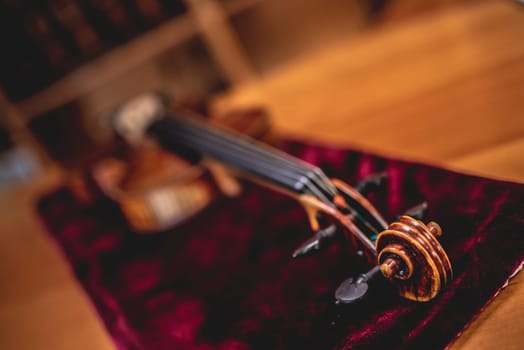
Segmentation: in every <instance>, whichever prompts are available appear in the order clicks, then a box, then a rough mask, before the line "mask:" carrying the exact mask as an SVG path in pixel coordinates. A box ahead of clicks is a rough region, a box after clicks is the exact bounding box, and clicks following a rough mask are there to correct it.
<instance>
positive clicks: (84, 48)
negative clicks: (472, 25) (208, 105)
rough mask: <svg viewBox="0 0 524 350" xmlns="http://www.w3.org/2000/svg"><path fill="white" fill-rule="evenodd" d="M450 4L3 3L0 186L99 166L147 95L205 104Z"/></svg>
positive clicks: (236, 0)
mask: <svg viewBox="0 0 524 350" xmlns="http://www.w3.org/2000/svg"><path fill="white" fill-rule="evenodd" d="M462 1H463V2H469V1H468V0H462ZM451 3H455V4H456V3H457V1H449V0H431V1H413V0H409V1H387V0H372V1H364V0H325V1H320V0H286V1H277V0H187V1H181V0H180V1H174V0H105V1H103V0H46V1H28V0H1V1H0V43H1V47H2V48H3V50H2V55H1V58H0V59H1V64H0V85H1V88H2V92H1V104H0V152H1V154H2V157H1V158H0V159H1V160H0V167H1V169H2V171H1V172H0V174H2V175H1V177H0V181H1V182H2V183H7V182H9V181H13V180H16V179H24V178H30V177H31V174H34V173H35V172H36V170H37V169H38V168H39V167H40V166H41V165H42V164H43V163H44V164H45V163H46V162H49V161H51V162H54V163H58V164H59V165H60V166H64V167H66V168H71V167H72V168H75V167H81V166H82V165H83V164H85V163H86V162H89V161H91V160H93V159H95V158H96V157H97V154H100V153H101V152H102V153H103V150H104V149H107V147H109V146H108V143H110V142H111V136H110V133H109V132H108V130H107V128H106V127H104V126H103V124H104V122H105V119H106V118H107V116H108V113H109V111H111V109H112V108H114V107H115V106H116V105H117V104H118V103H120V102H122V101H124V100H125V99H128V98H130V97H132V96H134V95H136V94H138V93H140V92H144V91H150V90H160V91H163V92H166V93H168V94H171V95H173V96H175V97H176V98H178V99H197V100H198V99H200V100H202V99H204V100H205V99H207V97H208V96H210V95H213V94H215V93H219V92H224V91H227V90H229V89H232V88H234V87H236V86H239V85H242V84H243V83H245V82H246V81H251V80H253V79H257V78H260V77H262V76H264V75H266V74H268V73H269V72H271V71H274V70H276V69H278V67H280V66H282V65H284V64H286V63H289V62H291V61H293V60H295V59H297V58H298V57H303V56H307V55H310V54H312V53H317V52H319V51H322V50H323V48H325V47H329V46H332V45H334V44H336V43H337V42H339V41H344V42H346V43H347V42H348V41H351V40H352V38H357V37H359V36H361V35H362V34H364V33H366V32H369V31H373V30H375V29H376V28H378V27H381V26H384V25H386V26H394V25H395V23H401V22H404V21H408V20H410V18H412V17H416V16H419V15H421V14H425V13H428V12H432V11H437V10H439V9H442V8H445V7H447V6H449V5H450V4H451Z"/></svg>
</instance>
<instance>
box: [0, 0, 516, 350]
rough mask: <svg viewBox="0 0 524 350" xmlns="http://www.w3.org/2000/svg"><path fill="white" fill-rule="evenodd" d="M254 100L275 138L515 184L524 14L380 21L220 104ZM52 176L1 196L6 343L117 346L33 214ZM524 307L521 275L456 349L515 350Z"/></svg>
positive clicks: (478, 11)
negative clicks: (267, 116)
mask: <svg viewBox="0 0 524 350" xmlns="http://www.w3.org/2000/svg"><path fill="white" fill-rule="evenodd" d="M253 103H258V104H262V105H264V106H266V107H268V109H269V110H270V111H271V114H272V116H273V120H274V123H275V126H276V129H277V130H278V131H279V132H280V133H283V134H284V133H285V134H288V135H289V134H291V135H294V136H298V137H300V138H302V139H307V140H312V141H315V140H318V141H321V142H324V143H325V142H329V143H337V144H346V145H350V146H353V147H357V148H361V149H366V150H373V151H376V152H378V153H382V154H387V155H393V156H396V157H401V158H407V159H413V160H422V161H425V162H430V163H433V164H439V165H442V166H445V167H448V168H453V169H459V170H462V171H465V172H470V173H476V174H483V175H487V176H491V177H495V178H504V179H511V180H514V181H519V182H524V162H523V161H522V158H523V155H524V116H523V114H524V8H522V7H518V6H517V5H515V4H513V3H511V2H509V1H507V2H481V3H478V4H470V5H462V6H461V7H455V8H451V9H448V10H445V11H443V12H439V13H433V14H431V15H428V16H426V17H424V18H417V19H416V20H413V21H411V22H409V23H404V24H402V25H401V26H399V25H395V26H389V27H388V26H385V27H383V28H380V29H378V30H374V31H373V32H370V33H367V34H365V35H364V36H362V37H359V38H358V39H351V40H349V39H348V41H347V42H341V43H338V44H337V45H336V46H333V47H331V48H329V49H328V50H326V51H322V52H321V53H319V54H315V55H313V56H309V57H305V58H303V59H301V60H300V61H297V62H292V63H289V64H288V65H286V66H282V67H280V68H279V69H277V70H275V71H273V72H271V73H270V74H269V75H267V76H265V77H263V78H262V79H259V80H257V81H254V82H252V83H249V84H247V85H245V86H243V87H241V88H239V89H237V90H236V91H234V92H233V93H231V94H229V95H227V96H223V97H221V98H220V99H219V100H218V101H217V103H216V106H215V108H216V109H219V110H220V109H222V110H223V109H228V108H231V107H232V106H242V105H252V104H253ZM61 181H62V179H61V176H60V174H59V173H58V172H55V171H54V170H52V169H51V170H49V171H48V172H47V173H46V174H43V176H41V177H40V178H39V179H38V180H37V181H35V182H34V183H32V184H31V185H25V186H19V187H16V188H13V189H11V190H10V191H8V192H6V193H4V194H2V196H1V197H0V212H2V213H3V214H2V217H1V220H0V281H1V283H0V348H1V349H21V350H24V349H53V350H59V349H68V350H69V349H75V350H82V349H114V345H113V343H112V342H111V339H110V337H109V335H108V334H107V332H106V331H105V329H104V327H103V325H102V323H101V321H100V319H99V318H98V316H97V314H96V312H95V311H94V309H93V307H92V305H91V304H90V302H89V299H88V298H87V296H86V295H85V293H84V291H83V290H82V289H81V287H80V286H79V285H78V283H77V282H76V281H75V279H74V277H73V273H72V272H71V271H70V270H69V268H68V267H67V265H66V263H65V260H64V258H63V257H62V256H61V255H60V253H59V251H58V249H57V247H56V246H55V245H54V244H53V243H52V242H51V240H50V239H49V237H48V236H47V234H46V233H45V231H44V229H43V227H42V226H41V225H40V223H39V222H38V220H37V217H36V216H35V213H34V203H35V200H36V198H37V197H38V196H39V195H40V194H41V193H42V191H45V190H46V189H49V188H51V187H53V186H56V185H57V184H59V183H60V182H61ZM523 304H524V276H523V275H522V274H521V275H520V276H517V277H515V278H514V279H513V280H512V281H511V283H510V284H509V286H508V287H507V288H506V289H505V290H504V291H503V292H502V293H501V294H500V295H499V296H498V297H497V298H496V299H495V300H494V301H493V302H492V303H491V304H490V305H489V306H488V307H487V308H486V309H485V310H484V311H483V312H482V313H481V314H480V316H479V317H478V318H477V319H476V320H475V321H474V322H473V323H472V324H471V325H470V326H469V327H468V328H467V330H466V331H465V332H464V333H463V334H462V336H461V337H460V338H459V339H458V340H457V341H456V342H455V343H454V345H453V348H455V349H493V348H499V349H520V348H522V346H523V344H524V308H523V307H522V305H523Z"/></svg>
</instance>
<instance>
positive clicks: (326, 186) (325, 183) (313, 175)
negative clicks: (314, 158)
mask: <svg viewBox="0 0 524 350" xmlns="http://www.w3.org/2000/svg"><path fill="white" fill-rule="evenodd" d="M183 121H184V122H186V123H188V124H193V126H198V127H199V128H202V129H204V131H205V132H209V133H211V134H215V135H217V136H220V137H221V138H224V139H226V140H227V139H229V140H230V141H231V142H237V143H239V142H238V140H240V143H242V141H244V145H243V146H244V147H246V146H251V147H253V148H252V150H253V151H255V152H257V153H259V154H261V155H266V156H269V157H271V158H272V159H275V158H276V157H277V158H278V159H279V160H281V161H283V162H285V163H286V164H287V165H289V166H290V167H293V168H295V169H297V170H299V171H305V172H304V173H303V174H302V175H304V176H307V177H308V178H310V179H311V180H312V181H315V182H316V183H317V185H318V186H319V187H321V188H322V189H323V190H324V191H326V193H328V194H330V195H332V196H334V195H335V194H336V193H337V191H336V188H335V186H333V184H331V182H330V181H329V180H328V178H327V177H326V176H325V174H324V173H323V172H322V170H321V169H320V168H318V167H316V166H313V165H311V164H309V163H307V162H305V161H303V160H301V159H298V158H295V157H292V156H290V155H289V154H287V153H284V152H282V151H280V150H277V149H274V148H272V147H269V146H268V145H265V144H263V143H260V142H258V141H256V140H254V139H251V138H247V137H245V136H244V135H242V136H240V135H238V137H235V138H232V137H231V134H234V132H231V131H228V132H226V131H224V130H220V129H218V128H215V129H213V128H209V126H208V125H207V124H204V123H202V122H200V121H198V120H196V119H195V118H191V119H188V118H187V117H183Z"/></svg>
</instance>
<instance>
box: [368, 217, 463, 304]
mask: <svg viewBox="0 0 524 350" xmlns="http://www.w3.org/2000/svg"><path fill="white" fill-rule="evenodd" d="M441 234H442V230H441V229H440V226H438V224H436V223H434V222H430V223H429V224H428V226H426V225H424V223H422V222H421V221H418V220H415V219H413V218H411V217H409V216H402V217H401V218H400V220H399V221H397V222H393V223H392V224H391V225H389V227H388V229H387V230H385V231H383V232H381V233H380V234H379V235H378V237H377V241H376V247H377V252H378V264H379V265H380V270H381V271H382V274H383V275H384V276H385V277H386V278H388V279H389V280H390V281H392V282H393V283H394V284H395V286H396V287H397V288H398V290H399V294H400V295H401V296H403V297H404V298H407V299H410V300H415V301H429V300H431V299H433V298H435V297H436V296H437V295H438V293H439V292H440V291H441V290H442V289H443V288H445V287H446V285H447V284H448V282H449V281H450V280H451V279H452V277H453V270H452V268H451V263H450V261H449V258H448V256H447V254H446V252H445V251H444V248H443V247H442V246H441V245H440V243H439V242H438V241H437V239H436V237H435V236H440V235H441Z"/></svg>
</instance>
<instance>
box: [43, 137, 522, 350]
mask: <svg viewBox="0 0 524 350" xmlns="http://www.w3.org/2000/svg"><path fill="white" fill-rule="evenodd" d="M285 147H286V149H287V150H288V151H289V152H291V153H293V154H296V155H298V156H299V157H301V158H304V159H306V160H308V161H309V162H312V163H315V164H318V165H320V166H321V167H322V168H323V169H325V171H326V172H327V173H328V174H329V175H330V176H334V177H338V178H341V179H343V180H345V181H347V182H348V183H350V184H351V183H355V182H356V181H357V180H359V179H362V178H363V177H365V176H366V175H368V174H371V173H373V172H377V171H382V170H385V171H387V174H388V176H389V183H388V187H387V190H386V192H385V193H383V194H381V195H375V196H373V197H372V198H371V199H372V201H373V202H374V203H375V204H376V205H377V206H378V207H379V208H380V209H381V210H382V211H383V212H384V213H385V215H386V217H387V218H389V219H391V218H394V217H395V216H397V215H398V214H400V213H401V212H402V211H403V210H405V209H406V208H408V207H410V206H412V205H415V204H417V203H419V202H420V201H421V200H423V199H425V200H427V201H428V203H429V213H428V219H435V220H438V222H439V223H440V224H441V226H442V228H443V230H444V236H443V237H442V239H441V242H442V243H443V245H444V246H445V247H446V249H447V251H448V252H449V255H450V259H451V261H452V263H453V266H454V271H455V278H454V280H453V281H452V282H451V284H450V285H449V286H448V288H447V289H446V290H445V291H444V293H443V294H441V295H440V296H439V297H438V298H437V299H436V300H434V301H431V302H429V303H415V302H411V301H407V300H402V299H400V298H399V297H398V296H396V295H395V293H394V291H393V290H392V289H391V287H390V286H389V285H388V284H387V283H386V282H385V281H383V280H382V281H379V282H377V283H376V284H375V285H373V287H372V290H371V293H370V294H369V297H368V298H367V299H366V300H363V301H362V302H360V303H358V304H355V305H350V306H337V305H335V304H334V303H333V292H334V290H335V289H336V287H337V286H338V284H339V283H340V282H341V281H342V280H344V279H345V278H347V277H348V276H351V275H356V274H358V273H359V272H362V271H364V270H366V266H365V263H364V262H363V261H360V260H359V259H360V258H358V257H357V256H355V255H354V254H353V255H352V254H350V252H348V251H347V248H345V246H344V242H343V240H341V241H340V242H335V243H334V244H332V245H330V246H329V247H327V248H326V249H324V250H323V251H321V252H320V253H318V254H316V255H313V256H309V257H306V258H302V259H298V260H293V259H291V258H290V254H291V252H292V250H293V248H295V247H296V246H297V245H298V244H299V243H300V242H302V241H303V240H304V239H306V238H307V237H309V235H310V231H309V228H308V223H307V220H306V216H305V214H304V212H303V210H302V208H301V207H300V206H299V205H298V204H297V203H296V202H295V201H293V200H292V199H289V198H286V197H284V196H282V195H280V194H277V193H275V192H272V191H269V190H267V189H265V188H261V187H258V186H255V185H250V184H248V185H246V188H245V191H244V193H243V195H242V196H241V197H240V198H237V199H227V198H221V199H219V200H217V201H216V202H215V203H214V204H213V205H212V206H210V207H209V208H207V209H205V210H204V211H203V212H202V213H200V214H199V215H198V216H197V217H195V218H194V219H191V220H190V221H188V222H186V223H185V224H183V225H182V226H180V227H177V228H176V229H173V230H172V231H171V232H166V233H162V234H159V235H154V236H138V235H135V234H133V233H131V232H130V231H129V230H128V229H127V228H126V226H125V224H124V222H123V219H122V217H121V216H120V214H119V212H118V210H117V209H116V208H115V206H114V205H113V204H111V203H110V202H108V201H106V200H104V199H99V200H97V202H96V203H95V204H94V205H92V206H90V207H83V206H82V205H80V204H79V203H78V202H76V201H75V200H74V199H73V197H72V196H71V194H70V193H69V192H68V191H67V190H65V189H62V190H59V191H57V192H55V193H52V194H50V195H48V196H46V197H45V198H43V199H42V200H41V201H40V202H39V204H38V210H39V213H40V215H41V217H42V219H43V221H44V223H45V225H46V226H47V227H48V229H49V231H50V232H51V234H52V236H53V237H54V238H55V239H56V241H57V242H58V244H59V245H60V246H61V247H62V249H63V252H64V254H65V255H66V257H67V259H68V260H69V261H70V263H71V266H72V267H73V269H74V272H75V274H76V276H77V278H78V280H79V281H80V282H81V283H82V285H83V287H84V288H85V290H86V291H87V293H88V294H89V296H90V297H91V299H92V301H93V303H94V305H95V306H96V308H97V310H98V312H99V313H100V315H101V317H102V319H103V321H104V323H105V325H106V327H107V329H108V331H109V333H110V334H111V335H112V337H113V339H114V341H115V343H116V344H117V346H118V348H119V349H156V350H158V349H224V350H225V349H238V350H240V349H301V348H302V349H328V348H336V349H354V348H355V349H356V348H358V349H363V348H386V347H387V348H388V349H394V348H410V349H421V348H424V349H430V348H442V347H444V346H446V345H447V344H448V343H449V342H450V341H451V340H452V339H453V338H454V337H455V336H456V334H457V333H458V332H460V331H461V330H462V329H463V327H464V326H465V324H467V323H468V322H469V321H470V320H471V319H472V318H473V317H474V315H476V314H477V313H478V312H479V310H480V309H481V308H482V307H483V306H484V305H485V304H486V303H487V302H488V301H489V300H490V299H491V298H492V297H493V296H494V294H495V293H496V292H497V291H498V290H499V289H500V287H501V286H502V285H503V283H504V282H505V281H506V280H507V279H508V276H509V275H510V274H511V273H512V272H513V271H514V270H515V269H516V268H517V266H518V265H519V264H520V263H521V262H522V261H523V259H524V237H523V234H524V219H523V213H524V186H523V185H518V184H513V183H508V182H500V181H494V180H488V179H483V178H478V177H472V176H466V175H461V174H457V173H454V172H450V171H446V170H442V169H437V168H434V167H431V166H426V165H420V164H414V163H407V162H402V161H397V160H393V159H385V158H381V157H377V156H373V155H370V154H364V153H359V152H353V151H348V150H340V149H332V148H324V147H319V146H308V145H304V144H301V143H298V142H288V143H286V145H285Z"/></svg>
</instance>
